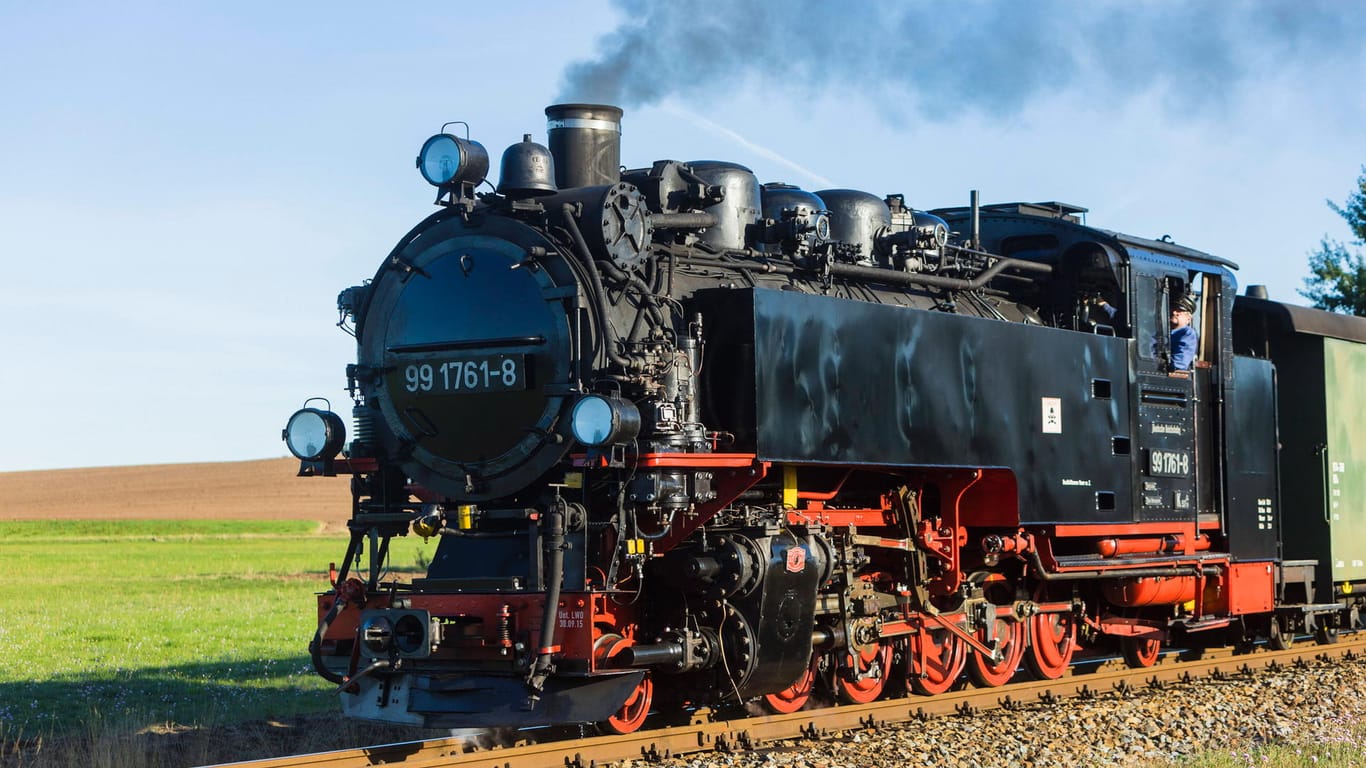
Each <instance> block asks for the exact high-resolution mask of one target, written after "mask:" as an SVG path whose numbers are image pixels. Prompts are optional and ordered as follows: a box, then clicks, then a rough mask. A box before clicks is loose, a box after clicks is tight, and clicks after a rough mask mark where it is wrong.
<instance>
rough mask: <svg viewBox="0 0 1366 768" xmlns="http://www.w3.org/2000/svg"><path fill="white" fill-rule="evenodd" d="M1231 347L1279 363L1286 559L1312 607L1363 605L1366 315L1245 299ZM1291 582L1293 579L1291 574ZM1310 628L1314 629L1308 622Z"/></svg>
mask: <svg viewBox="0 0 1366 768" xmlns="http://www.w3.org/2000/svg"><path fill="white" fill-rule="evenodd" d="M1233 317H1234V346H1235V348H1236V349H1237V350H1238V351H1239V352H1241V353H1244V354H1252V355H1255V356H1257V357H1263V358H1268V359H1270V360H1271V361H1272V362H1273V363H1275V365H1276V376H1277V396H1276V405H1277V412H1278V413H1277V416H1278V423H1279V430H1280V434H1279V441H1280V462H1279V463H1280V467H1279V469H1280V481H1281V509H1283V510H1284V516H1285V517H1284V520H1283V521H1282V557H1283V558H1284V561H1285V563H1286V564H1287V572H1291V571H1292V570H1293V569H1294V568H1295V567H1296V566H1295V565H1294V564H1295V563H1304V565H1305V566H1306V567H1307V565H1308V564H1307V563H1306V562H1305V561H1314V563H1315V567H1314V571H1313V573H1314V576H1313V578H1312V580H1309V583H1308V584H1307V585H1306V586H1307V589H1306V591H1308V592H1309V594H1306V595H1303V596H1302V598H1303V599H1304V600H1305V602H1308V603H1329V602H1336V603H1339V604H1341V605H1342V606H1344V607H1345V609H1346V612H1347V613H1346V616H1345V617H1344V618H1345V621H1344V624H1348V625H1352V626H1356V625H1359V623H1360V619H1359V611H1360V608H1361V606H1362V605H1363V604H1366V597H1364V596H1363V595H1366V318H1359V317H1350V316H1345V315H1336V314H1333V313H1330V312H1323V311H1320V310H1316V309H1309V308H1306V307H1300V306H1295V305H1290V304H1281V303H1279V302H1274V301H1268V300H1265V299H1261V298H1254V297H1250V296H1241V297H1239V298H1238V300H1237V303H1236V305H1235V307H1234V315H1233ZM1287 581H1293V579H1292V578H1290V577H1287ZM1311 624H1312V622H1311Z"/></svg>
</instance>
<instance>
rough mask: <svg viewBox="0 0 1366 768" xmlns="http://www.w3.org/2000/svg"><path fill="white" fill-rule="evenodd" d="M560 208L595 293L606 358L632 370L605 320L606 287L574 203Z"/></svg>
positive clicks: (566, 227)
mask: <svg viewBox="0 0 1366 768" xmlns="http://www.w3.org/2000/svg"><path fill="white" fill-rule="evenodd" d="M560 210H561V212H562V213H563V214H564V226H565V229H567V230H569V238H570V239H571V240H573V241H574V249H575V250H576V251H578V254H579V260H580V261H582V262H583V263H584V268H585V269H587V270H588V279H589V280H590V281H591V282H592V283H593V290H594V292H595V293H596V294H597V299H598V300H597V301H595V302H593V303H594V304H595V305H596V307H597V310H598V325H600V326H601V327H602V335H603V336H604V337H605V339H606V343H605V344H603V347H604V348H605V351H606V352H607V359H608V360H611V361H612V362H613V363H616V364H617V365H619V366H621V367H622V368H625V369H626V370H628V371H629V370H632V364H631V361H630V360H628V359H626V358H625V357H624V356H623V355H622V354H621V353H620V352H618V351H617V344H618V343H619V339H618V338H617V332H616V329H615V328H613V327H612V324H611V323H609V322H607V308H606V305H607V289H606V288H603V286H602V275H600V274H598V264H597V262H596V261H595V260H594V259H593V252H592V251H590V250H588V243H587V242H586V241H584V239H583V232H581V231H579V224H578V222H577V221H575V220H574V211H575V207H574V204H573V203H565V204H564V205H562V206H560Z"/></svg>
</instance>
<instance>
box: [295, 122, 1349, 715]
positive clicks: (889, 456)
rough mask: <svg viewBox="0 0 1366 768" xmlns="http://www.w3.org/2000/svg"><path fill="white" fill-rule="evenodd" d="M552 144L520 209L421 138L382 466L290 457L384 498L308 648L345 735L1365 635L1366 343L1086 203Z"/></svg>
mask: <svg viewBox="0 0 1366 768" xmlns="http://www.w3.org/2000/svg"><path fill="white" fill-rule="evenodd" d="M546 115H547V117H548V128H549V131H548V133H549V136H548V139H549V141H548V144H549V146H548V147H546V146H543V145H541V144H539V143H536V142H534V141H532V139H531V136H530V135H529V134H528V135H527V136H526V137H525V138H524V139H523V140H522V141H521V142H518V143H515V144H513V145H512V146H510V147H508V149H507V151H506V152H505V153H504V154H503V156H502V159H501V177H500V181H499V184H498V186H497V188H496V191H494V192H492V193H480V192H478V191H477V190H478V188H479V187H480V185H482V184H483V183H484V181H485V177H486V175H487V173H488V170H489V155H488V153H487V151H486V150H485V149H484V147H483V146H482V145H481V144H479V143H478V142H476V141H473V140H471V139H469V138H468V136H464V137H462V136H458V135H455V134H451V133H446V132H444V129H443V132H442V133H439V134H437V135H436V136H433V137H432V138H431V139H429V140H428V141H427V142H426V143H425V145H424V146H423V147H422V150H421V153H420V154H419V156H418V158H417V166H418V169H419V170H420V171H421V173H422V175H423V176H424V177H425V178H426V180H427V181H428V182H430V183H431V184H432V185H434V186H435V187H436V189H437V200H436V202H437V204H438V208H437V211H436V212H435V213H434V214H432V215H431V216H430V217H428V218H427V219H426V220H424V221H422V222H421V223H420V224H418V225H417V226H416V227H415V228H414V229H413V230H412V231H411V232H409V233H408V234H407V235H405V236H404V237H403V238H402V239H401V240H400V241H399V243H398V244H397V245H396V246H395V247H394V249H393V251H392V252H391V253H390V254H389V256H388V257H387V258H385V259H384V261H383V263H382V264H381V265H380V267H379V270H378V271H377V272H376V273H375V275H374V277H373V279H371V280H369V281H367V282H365V283H363V284H361V285H358V286H355V287H352V288H348V289H346V290H345V291H343V292H342V293H341V295H340V297H339V300H338V306H339V310H340V315H341V323H340V324H341V325H342V327H343V328H345V329H347V330H348V331H349V332H351V333H353V334H354V336H355V337H356V339H357V342H358V352H357V359H356V362H355V363H354V364H352V365H349V366H347V369H346V377H347V382H348V385H347V387H348V392H349V394H350V396H351V399H352V400H353V402H354V408H353V409H352V414H351V415H352V418H353V427H352V431H351V435H350V441H349V442H347V439H346V429H345V426H344V422H343V419H342V416H341V415H340V414H337V413H334V412H333V411H331V410H330V409H329V408H317V407H305V408H303V409H301V410H300V411H298V412H297V413H295V414H294V415H293V416H292V417H291V418H290V419H289V421H288V424H287V426H286V428H285V430H284V435H283V436H284V439H285V441H286V443H287V445H288V447H289V448H290V450H291V451H292V452H293V453H294V455H295V456H296V457H298V458H299V459H300V460H301V470H300V474H301V475H307V476H335V475H349V476H350V477H351V488H352V497H353V501H352V515H351V519H350V523H349V528H350V544H349V547H348V549H347V551H346V555H345V557H344V558H343V560H342V564H341V567H340V568H339V569H337V570H335V571H334V573H333V574H332V583H333V588H332V589H331V590H329V591H328V592H326V593H325V594H322V595H320V596H319V601H318V605H317V610H318V615H319V625H318V629H317V633H316V635H315V637H314V639H313V641H312V643H311V644H310V653H311V656H312V659H313V664H314V667H315V668H316V670H317V672H318V674H320V675H321V676H323V677H324V678H326V679H327V680H330V681H332V682H333V683H335V684H336V685H337V686H338V689H339V691H340V699H341V703H342V709H343V711H344V713H345V714H346V715H348V716H351V717H356V718H363V719H368V720H376V721H385V722H391V723H406V724H414V725H419V726H426V727H433V728H447V727H481V726H513V727H520V726H531V725H544V724H566V723H592V724H598V725H600V726H601V727H602V728H605V729H607V730H609V731H615V732H621V733H625V732H630V731H633V730H636V729H637V728H640V727H641V726H642V724H643V723H644V722H645V720H646V717H647V716H648V715H650V714H651V713H656V715H657V716H659V717H661V718H667V717H668V716H670V714H671V713H680V712H686V711H689V710H691V709H694V708H698V707H710V708H713V709H725V708H728V707H741V706H754V705H759V706H762V707H766V708H767V709H769V710H771V711H774V712H790V711H795V710H797V709H799V708H801V707H803V706H806V705H807V704H808V702H809V701H811V700H812V699H813V697H815V698H816V699H818V700H820V699H824V698H826V697H835V698H839V699H842V700H845V701H851V702H867V701H872V700H874V699H876V698H878V697H881V696H888V695H902V694H906V693H914V694H921V695H931V694H935V693H940V692H943V691H946V690H948V689H950V688H952V687H954V686H957V685H962V684H965V683H966V682H967V681H971V683H973V684H976V685H980V686H997V685H1002V684H1004V683H1006V682H1007V681H1009V680H1010V679H1012V678H1013V677H1015V676H1016V675H1023V674H1026V673H1027V674H1031V675H1033V676H1035V677H1039V678H1056V677H1059V676H1061V675H1063V674H1064V673H1065V672H1066V671H1067V669H1068V667H1069V665H1070V664H1071V663H1073V662H1074V661H1075V660H1077V659H1079V658H1082V657H1085V656H1095V655H1111V656H1113V655H1116V654H1122V656H1123V658H1124V659H1125V660H1126V661H1127V662H1128V663H1129V664H1131V665H1134V666H1146V665H1151V664H1153V663H1155V662H1156V661H1157V660H1158V658H1159V657H1160V655H1161V654H1162V653H1163V652H1164V649H1168V648H1173V647H1191V646H1198V645H1206V644H1216V643H1217V644H1223V643H1230V642H1232V643H1240V644H1244V645H1249V644H1252V643H1256V642H1269V643H1271V644H1272V645H1276V646H1286V645H1288V644H1289V643H1291V642H1294V641H1295V640H1296V639H1297V638H1298V637H1300V636H1302V635H1315V636H1316V637H1317V638H1318V640H1319V641H1321V642H1329V641H1331V640H1333V639H1334V637H1335V635H1336V632H1337V631H1338V629H1339V628H1344V627H1357V626H1359V625H1360V617H1359V613H1358V612H1359V609H1360V606H1361V603H1362V600H1361V598H1360V597H1359V594H1360V588H1361V587H1362V586H1363V585H1366V564H1363V559H1366V541H1363V539H1362V537H1363V535H1366V534H1363V532H1364V531H1366V415H1363V414H1366V402H1363V400H1362V398H1363V395H1362V390H1361V387H1360V386H1359V384H1357V383H1356V382H1360V381H1362V380H1366V346H1363V345H1364V344H1366V319H1359V318H1349V317H1343V316H1338V315H1330V314H1328V313H1324V312H1318V311H1315V310H1310V309H1305V308H1301V307H1295V306H1290V305H1286V304H1281V303H1277V302H1273V301H1270V300H1267V299H1266V298H1264V297H1258V296H1255V295H1253V296H1245V297H1244V296H1236V283H1235V280H1234V276H1233V273H1232V270H1233V269H1236V266H1235V265H1234V264H1233V263H1232V262H1229V261H1227V260H1225V259H1222V258H1218V257H1215V256H1211V255H1209V254H1205V253H1201V252H1199V251H1195V250H1191V249H1189V248H1185V247H1182V246H1179V245H1176V244H1174V243H1172V242H1170V241H1169V240H1165V239H1164V240H1148V239H1143V238H1138V237H1132V236H1129V235H1124V234H1120V233H1116V232H1111V231H1106V230H1103V229H1097V228H1094V227H1091V226H1088V225H1086V223H1085V219H1084V216H1085V213H1086V210H1085V209H1083V208H1079V207H1076V206H1072V205H1067V204H1063V203H1057V202H1046V203H1033V204H1026V203H1011V204H1000V205H981V204H979V203H978V201H977V200H976V195H975V193H974V195H973V198H972V203H971V204H970V205H969V206H965V207H955V208H945V209H939V210H934V211H922V210H916V209H913V208H912V207H910V206H909V205H907V203H906V201H905V199H904V198H903V197H902V196H900V195H890V196H886V197H879V196H875V195H872V194H868V193H865V192H860V191H856V190H849V189H830V190H821V191H817V192H809V191H805V190H802V189H799V188H796V187H794V186H790V185H786V184H778V183H768V184H760V183H759V181H758V180H757V179H756V177H755V175H754V174H753V173H752V172H750V171H749V170H748V169H746V168H744V167H742V166H740V165H736V164H733V163H727V162H716V161H704V162H679V161H673V160H662V161H659V162H655V163H653V164H652V165H651V166H649V167H641V168H636V169H623V168H622V166H621V164H620V135H621V133H620V125H621V117H622V112H621V110H620V109H617V108H615V107H611V106H603V105H588V104H562V105H556V106H552V107H550V108H548V109H547V110H546ZM1178 299H1180V300H1182V301H1186V302H1189V304H1188V306H1191V307H1193V316H1194V318H1195V326H1196V327H1197V328H1198V330H1199V344H1198V350H1197V354H1196V361H1195V363H1194V365H1193V367H1192V368H1190V369H1189V370H1173V366H1172V365H1171V349H1170V341H1169V335H1168V326H1167V319H1168V316H1169V310H1170V309H1171V307H1173V306H1174V304H1175V302H1176V301H1177V300H1178ZM1102 305H1104V306H1105V307H1108V308H1109V311H1106V312H1098V311H1097V310H1098V309H1099V308H1102ZM305 405H306V406H307V405H308V404H307V403H305ZM407 535H418V536H422V537H428V538H436V539H438V541H439V544H438V546H437V548H436V550H435V554H434V556H433V557H432V559H431V562H430V567H429V568H428V569H427V572H426V573H425V575H423V576H421V577H418V578H412V579H411V580H403V579H392V578H387V577H386V558H387V554H388V548H389V543H390V541H391V540H392V539H393V537H395V536H407Z"/></svg>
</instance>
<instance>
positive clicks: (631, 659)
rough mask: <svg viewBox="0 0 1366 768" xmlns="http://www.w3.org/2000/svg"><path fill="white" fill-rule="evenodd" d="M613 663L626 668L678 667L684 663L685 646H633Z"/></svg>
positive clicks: (619, 654)
mask: <svg viewBox="0 0 1366 768" xmlns="http://www.w3.org/2000/svg"><path fill="white" fill-rule="evenodd" d="M612 661H614V662H616V663H617V664H620V665H622V666H626V667H661V666H678V665H679V664H680V663H682V661H683V644H682V643H655V644H654V645H632V646H630V647H628V648H623V649H622V650H621V652H620V653H618V654H617V656H616V658H614V659H612Z"/></svg>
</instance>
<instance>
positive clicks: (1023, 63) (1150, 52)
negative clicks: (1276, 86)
mask: <svg viewBox="0 0 1366 768" xmlns="http://www.w3.org/2000/svg"><path fill="white" fill-rule="evenodd" d="M615 2H616V4H617V6H618V9H619V11H620V13H621V15H622V16H623V18H624V21H623V22H622V23H621V25H620V26H618V27H617V28H616V29H615V30H612V31H610V32H608V33H607V34H605V35H604V36H603V37H601V38H600V39H599V44H598V51H599V53H598V55H597V57H596V58H594V59H592V60H590V61H580V62H576V63H574V64H572V65H570V66H569V67H568V68H567V69H566V71H565V73H564V77H563V83H562V87H561V89H560V94H559V99H560V100H561V101H585V102H595V103H608V104H617V105H620V106H623V107H628V108H631V107H640V106H645V105H649V104H653V103H656V102H659V101H661V100H663V99H665V98H667V97H669V96H673V95H680V96H689V97H695V96H699V95H701V96H704V95H705V94H707V93H708V92H721V93H724V92H725V91H726V90H727V89H729V88H733V87H735V86H736V85H738V84H741V83H751V84H757V85H759V86H760V87H762V88H767V89H772V90H775V91H781V92H782V95H783V96H784V98H789V99H790V98H793V97H800V96H801V95H802V94H803V93H809V94H813V95H820V94H845V93H849V94H858V95H859V96H860V97H862V98H865V99H868V100H869V101H872V102H875V103H878V104H881V105H882V106H883V107H885V108H886V109H888V110H890V111H891V112H893V113H899V112H905V111H913V112H916V113H918V114H920V115H923V116H929V117H934V116H935V115H937V114H942V115H951V114H956V113H958V112H961V111H962V110H963V109H964V108H967V109H970V110H974V111H978V112H982V113H985V114H994V115H1008V114H1011V113H1013V112H1016V111H1018V110H1019V109H1020V108H1021V107H1023V106H1024V105H1026V104H1028V103H1030V102H1031V101H1032V100H1033V99H1035V98H1036V97H1038V96H1039V95H1040V94H1043V93H1051V92H1058V91H1077V90H1079V91H1083V92H1085V93H1087V94H1089V95H1092V96H1094V98H1096V99H1098V100H1106V99H1111V100H1113V99H1123V98H1126V97H1127V96H1130V95H1133V94H1137V93H1143V92H1147V91H1149V90H1152V89H1161V92H1162V93H1163V95H1164V98H1165V99H1166V100H1167V103H1168V105H1169V106H1170V107H1171V108H1172V109H1175V110H1183V111H1196V112H1198V111H1201V110H1202V109H1206V108H1209V107H1217V106H1218V105H1219V104H1220V103H1222V102H1223V101H1224V100H1225V99H1227V98H1228V97H1229V96H1230V95H1231V94H1232V93H1233V92H1235V91H1237V92H1247V91H1249V89H1255V87H1256V84H1257V81H1258V79H1259V78H1263V77H1273V76H1279V75H1285V74H1290V75H1292V76H1295V77H1304V78H1312V77H1313V73H1314V72H1315V71H1322V70H1320V69H1319V68H1320V67H1328V68H1354V69H1355V71H1358V72H1366V12H1363V10H1362V7H1361V6H1360V4H1359V3H1357V2H1350V1H1348V0H1241V1H1239V2H1224V1H1222V0H1217V1H1216V0H1204V1H1201V0H1188V1H1186V2H1174V1H1173V2H1163V1H1153V2H1135V0H1102V1H1094V0H1093V1H1092V2H1086V1H1084V0H1030V1H1029V2H1024V1H1019V2H1017V1H1015V0H964V1H962V2H938V3H927V2H854V1H852V0H851V1H849V2H834V1H832V0H826V1H824V2H822V1H821V0H783V1H781V2H769V1H767V0H744V1H732V0H721V1H719V2H718V0H615ZM1342 97H1343V98H1344V99H1360V98H1361V95H1360V94H1342Z"/></svg>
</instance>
